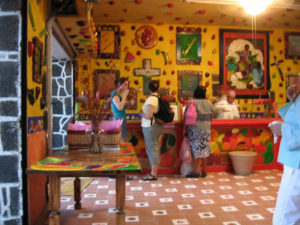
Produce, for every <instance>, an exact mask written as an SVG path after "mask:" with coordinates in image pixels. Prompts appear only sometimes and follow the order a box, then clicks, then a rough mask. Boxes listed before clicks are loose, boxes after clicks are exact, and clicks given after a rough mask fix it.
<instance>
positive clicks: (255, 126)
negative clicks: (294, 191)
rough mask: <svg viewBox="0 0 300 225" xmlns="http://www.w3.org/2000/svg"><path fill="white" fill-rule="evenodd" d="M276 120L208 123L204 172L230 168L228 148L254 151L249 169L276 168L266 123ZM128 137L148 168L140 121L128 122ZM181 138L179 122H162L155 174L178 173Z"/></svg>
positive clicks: (274, 149)
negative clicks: (159, 159)
mask: <svg viewBox="0 0 300 225" xmlns="http://www.w3.org/2000/svg"><path fill="white" fill-rule="evenodd" d="M274 120H276V119H237V120H213V121H212V122H211V128H212V129H211V141H210V147H211V149H212V152H211V154H210V156H209V160H208V168H207V171H208V172H210V171H232V165H231V161H230V157H229V154H228V153H229V152H230V151H254V152H257V158H256V160H255V162H254V166H253V169H254V170H259V169H280V168H282V167H281V165H280V164H279V163H277V156H278V149H279V142H280V139H279V141H278V143H277V144H274V143H273V134H272V133H271V131H270V129H269V128H268V124H269V123H270V122H272V121H274ZM128 136H129V138H130V142H131V143H132V144H133V146H134V148H135V151H136V154H137V156H138V157H139V161H140V163H141V165H142V167H143V172H144V173H146V172H148V171H149V170H150V163H149V160H148V158H147V154H146V151H145V144H144V139H143V134H142V129H141V126H140V123H138V122H135V123H128ZM182 138H183V134H182V124H181V123H180V122H177V123H170V124H166V125H164V130H163V136H162V139H161V157H162V161H161V163H160V167H159V174H179V173H180V165H181V161H180V159H179V151H180V145H181V141H182Z"/></svg>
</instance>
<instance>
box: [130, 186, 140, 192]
mask: <svg viewBox="0 0 300 225" xmlns="http://www.w3.org/2000/svg"><path fill="white" fill-rule="evenodd" d="M130 190H132V191H140V190H143V189H142V187H131V188H130Z"/></svg>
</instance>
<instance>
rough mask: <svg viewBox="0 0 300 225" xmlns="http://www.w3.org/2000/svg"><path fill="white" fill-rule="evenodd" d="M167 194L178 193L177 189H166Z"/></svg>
mask: <svg viewBox="0 0 300 225" xmlns="http://www.w3.org/2000/svg"><path fill="white" fill-rule="evenodd" d="M166 192H178V190H177V189H176V188H166Z"/></svg>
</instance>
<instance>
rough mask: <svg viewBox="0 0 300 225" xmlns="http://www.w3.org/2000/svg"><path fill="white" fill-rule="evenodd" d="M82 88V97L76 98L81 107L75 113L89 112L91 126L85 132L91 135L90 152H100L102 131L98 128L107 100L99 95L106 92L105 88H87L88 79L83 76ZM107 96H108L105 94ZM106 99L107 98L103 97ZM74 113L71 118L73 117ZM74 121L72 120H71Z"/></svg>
mask: <svg viewBox="0 0 300 225" xmlns="http://www.w3.org/2000/svg"><path fill="white" fill-rule="evenodd" d="M81 82H82V84H83V86H84V89H83V90H82V93H81V94H82V97H79V98H78V99H77V101H78V102H80V103H81V104H82V105H81V106H82V109H81V110H80V111H78V112H77V113H76V114H75V115H77V114H79V113H81V112H83V111H86V112H89V113H90V119H91V126H90V129H88V130H87V131H86V132H87V133H88V134H90V135H91V145H90V152H91V153H101V152H102V149H103V141H102V140H101V138H102V135H101V134H102V133H103V132H104V131H103V130H102V129H100V124H101V122H102V120H103V116H104V112H105V111H106V110H108V108H107V104H108V103H107V101H105V100H102V101H101V97H100V96H103V95H101V92H102V93H107V92H105V90H102V91H101V90H94V91H90V90H89V79H88V78H84V79H82V80H81ZM107 97H108V96H107ZM104 99H107V98H104ZM75 115H74V116H73V118H74V119H75ZM73 122H74V121H73Z"/></svg>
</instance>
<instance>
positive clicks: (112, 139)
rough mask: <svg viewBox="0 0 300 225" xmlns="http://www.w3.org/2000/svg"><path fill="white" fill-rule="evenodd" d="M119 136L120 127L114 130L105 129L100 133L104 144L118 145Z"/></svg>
mask: <svg viewBox="0 0 300 225" xmlns="http://www.w3.org/2000/svg"><path fill="white" fill-rule="evenodd" d="M120 137H121V129H119V130H114V131H106V132H104V133H102V138H101V140H103V144H104V145H119V144H120Z"/></svg>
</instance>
